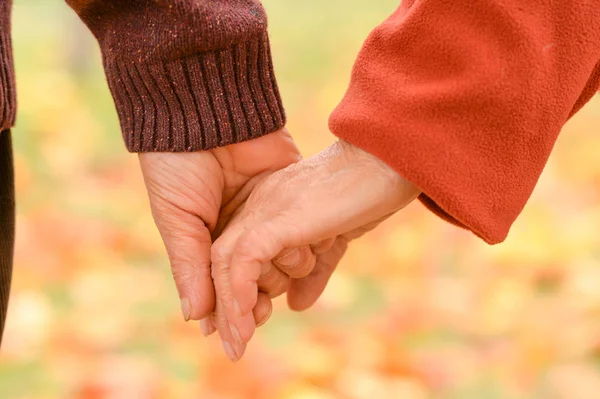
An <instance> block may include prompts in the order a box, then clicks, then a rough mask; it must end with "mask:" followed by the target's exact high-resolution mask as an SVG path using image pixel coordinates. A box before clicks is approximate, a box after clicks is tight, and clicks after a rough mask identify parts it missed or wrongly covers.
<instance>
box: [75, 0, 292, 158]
mask: <svg viewBox="0 0 600 399" xmlns="http://www.w3.org/2000/svg"><path fill="white" fill-rule="evenodd" d="M67 2H68V3H69V4H70V5H71V7H72V8H73V9H74V10H75V11H76V12H77V13H78V14H79V16H80V17H81V19H82V20H83V21H84V22H85V24H86V25H87V26H88V27H89V28H90V30H91V31H92V33H93V34H94V36H95V37H96V38H97V39H98V42H99V44H100V49H101V51H102V57H103V64H104V68H105V72H106V77H107V79H108V84H109V87H110V90H111V92H112V95H113V98H114V101H115V105H116V108H117V111H118V114H119V119H120V122H121V128H122V132H123V137H124V139H125V144H126V146H127V148H128V150H129V151H132V152H147V151H172V152H175V151H197V150H207V149H211V148H215V147H218V146H223V145H227V144H232V143H237V142H241V141H245V140H249V139H253V138H257V137H260V136H262V135H264V134H267V133H270V132H273V131H275V130H277V129H279V128H280V127H282V126H283V125H284V124H285V114H284V110H283V106H282V103H281V98H280V96H279V92H278V88H277V83H276V81H275V76H274V74H273V66H272V61H271V54H270V47H269V39H268V36H267V19H266V15H265V12H264V10H263V8H262V6H261V4H260V2H259V1H254V0H228V1H221V0H202V1H199V0H111V1H104V0H67Z"/></svg>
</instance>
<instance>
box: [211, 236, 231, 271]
mask: <svg viewBox="0 0 600 399" xmlns="http://www.w3.org/2000/svg"><path fill="white" fill-rule="evenodd" d="M228 254H229V250H228V248H227V247H226V246H225V245H223V244H221V243H219V242H218V241H217V242H215V243H214V244H213V245H212V247H211V248H210V258H211V260H212V263H213V265H216V266H218V267H221V268H223V267H227V258H228Z"/></svg>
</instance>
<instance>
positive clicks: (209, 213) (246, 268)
mask: <svg viewBox="0 0 600 399" xmlns="http://www.w3.org/2000/svg"><path fill="white" fill-rule="evenodd" d="M139 159H140V165H141V168H142V173H143V175H144V181H145V183H146V188H147V190H148V196H149V199H150V205H151V209H152V215H153V217H154V220H155V222H156V225H157V227H158V229H159V231H160V234H161V237H162V239H163V242H164V244H165V247H166V249H167V253H168V256H169V260H170V263H171V269H172V272H173V277H174V280H175V283H176V286H177V290H178V292H179V297H180V299H181V310H182V312H183V315H184V318H185V319H186V320H190V319H193V320H200V326H201V329H202V332H203V333H204V335H207V336H208V335H210V334H212V333H213V332H215V331H218V332H219V335H220V337H221V340H222V341H223V347H224V349H225V352H226V353H227V355H228V357H229V358H230V359H231V360H232V361H237V360H239V359H240V358H241V357H242V356H243V354H244V351H245V349H246V345H247V343H248V341H249V340H250V339H251V337H252V335H253V334H254V331H255V329H256V327H258V326H261V325H263V324H264V323H265V322H266V321H267V320H268V319H269V317H270V315H271V311H272V303H271V300H272V298H275V297H277V296H279V295H281V294H283V293H286V292H287V301H288V305H289V306H290V308H292V309H294V310H304V309H307V308H309V307H310V306H312V305H313V304H314V303H315V301H316V300H317V299H318V298H319V296H320V295H321V293H322V292H323V290H324V289H325V286H326V285H327V282H328V280H329V278H330V277H331V275H332V273H333V271H334V270H335V268H336V266H337V264H338V262H339V261H340V259H341V258H342V256H343V255H344V252H345V251H346V248H347V245H348V242H349V241H351V240H353V239H355V238H357V237H359V236H361V235H363V234H364V233H366V232H367V231H369V230H371V229H373V228H374V227H375V226H377V225H378V224H379V223H380V222H381V221H383V220H384V219H386V218H387V217H389V216H390V215H392V214H393V213H395V212H396V211H398V210H399V209H401V208H403V207H404V206H406V205H407V204H408V203H410V202H411V201H412V200H414V199H415V198H416V197H417V196H418V195H419V194H420V191H419V190H418V189H417V188H416V187H414V186H413V185H412V184H411V183H410V182H408V181H407V180H405V179H404V178H402V177H401V176H400V175H399V174H397V173H396V172H395V171H394V170H393V169H391V168H390V167H389V166H387V165H386V164H385V163H384V162H382V161H381V160H379V159H377V158H375V157H374V156H372V155H370V154H368V153H366V152H364V151H362V150H360V149H358V148H357V147H354V146H353V145H351V144H349V143H346V142H343V141H338V142H336V143H335V144H333V145H332V146H330V147H329V148H327V149H325V150H324V151H322V152H321V153H319V154H317V155H315V156H313V157H310V158H308V159H305V160H302V157H301V156H300V153H299V151H298V149H297V148H296V146H295V144H294V142H293V140H292V138H291V136H290V134H289V132H288V131H287V130H286V129H282V130H279V131H277V132H274V133H271V134H268V135H266V136H263V137H261V138H258V139H255V140H251V141H247V142H243V143H239V144H234V145H230V146H226V147H221V148H217V149H214V150H210V151H203V152H194V153H143V154H140V156H139Z"/></svg>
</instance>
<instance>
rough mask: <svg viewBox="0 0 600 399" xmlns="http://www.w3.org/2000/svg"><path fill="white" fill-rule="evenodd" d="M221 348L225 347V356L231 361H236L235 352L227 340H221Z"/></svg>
mask: <svg viewBox="0 0 600 399" xmlns="http://www.w3.org/2000/svg"><path fill="white" fill-rule="evenodd" d="M223 349H225V353H226V354H227V357H228V358H229V359H231V361H232V362H237V361H238V356H237V355H236V354H235V351H234V350H233V347H232V346H231V344H230V343H229V342H227V341H223Z"/></svg>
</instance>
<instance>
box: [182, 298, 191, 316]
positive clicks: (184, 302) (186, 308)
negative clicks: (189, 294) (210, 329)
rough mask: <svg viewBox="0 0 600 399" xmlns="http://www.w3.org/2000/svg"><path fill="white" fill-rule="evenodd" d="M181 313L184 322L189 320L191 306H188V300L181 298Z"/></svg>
mask: <svg viewBox="0 0 600 399" xmlns="http://www.w3.org/2000/svg"><path fill="white" fill-rule="evenodd" d="M181 313H183V318H184V319H185V321H189V320H190V316H191V315H192V305H191V304H190V300H189V299H187V298H183V299H182V300H181Z"/></svg>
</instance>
